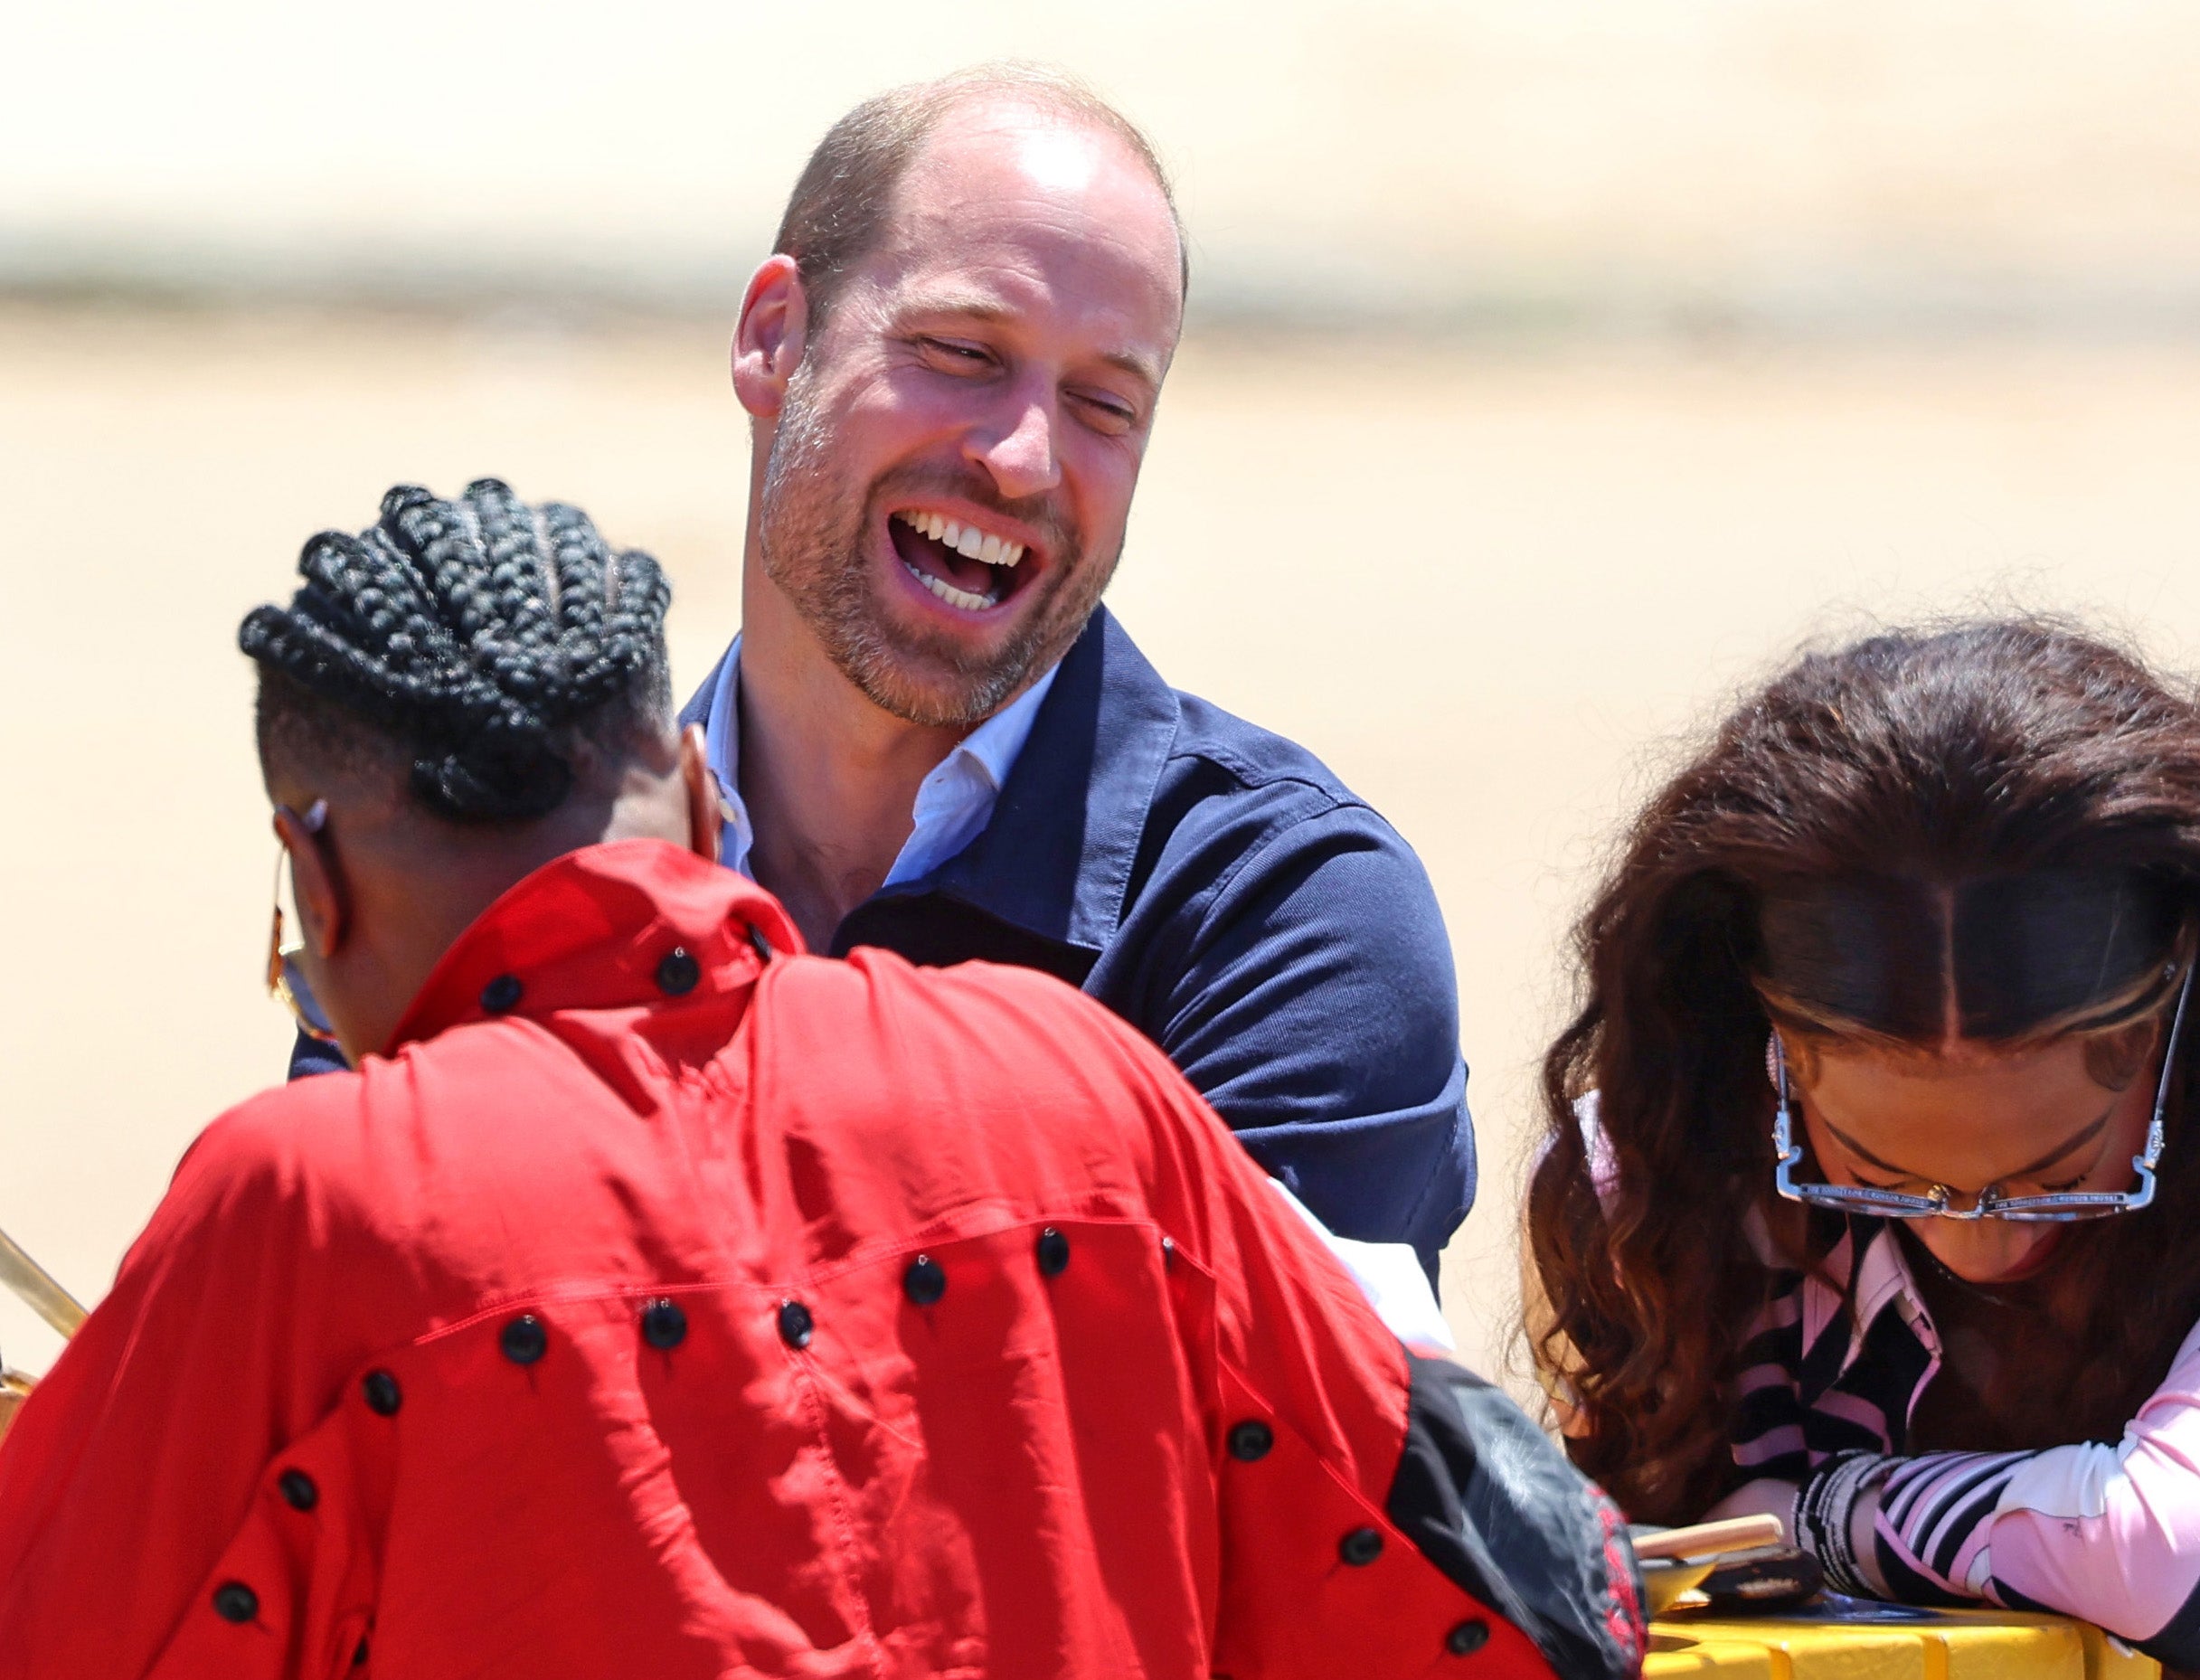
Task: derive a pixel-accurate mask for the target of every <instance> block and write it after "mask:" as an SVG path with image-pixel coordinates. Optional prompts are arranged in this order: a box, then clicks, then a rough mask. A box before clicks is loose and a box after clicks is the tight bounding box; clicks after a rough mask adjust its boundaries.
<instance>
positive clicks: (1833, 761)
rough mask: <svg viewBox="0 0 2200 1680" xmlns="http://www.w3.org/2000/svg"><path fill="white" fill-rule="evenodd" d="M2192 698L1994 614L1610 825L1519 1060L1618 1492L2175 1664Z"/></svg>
mask: <svg viewBox="0 0 2200 1680" xmlns="http://www.w3.org/2000/svg"><path fill="white" fill-rule="evenodd" d="M2196 941H2200V709H2196V708H2195V704H2194V700H2193V695H2192V694H2191V692H2190V690H2189V689H2188V688H2187V687H2186V686H2185V685H2184V684H2172V683H2170V682H2169V681H2167V679H2165V678H2163V677H2160V676H2158V675H2155V674H2153V673H2152V672H2149V671H2148V669H2147V668H2146V667H2145V666H2144V665H2141V664H2139V662H2138V661H2137V660H2135V659H2133V658H2132V657H2130V656H2128V655H2126V654H2124V653H2122V652H2120V651H2119V650H2117V649H2115V648H2113V647H2108V646H2105V645H2103V644H2102V643H2101V642H2100V641H2098V640H2097V639H2094V638H2092V637H2087V636H2084V635H2081V634H2078V633H2075V632H2073V631H2071V630H2068V629H2065V628H2059V627H2056V626H2054V625H2049V624H2041V623H2033V622H1989V623H1978V624H1967V625H1959V626H1956V627H1954V628H1946V629H1942V630H1938V631H1929V632H1919V633H1895V634H1889V635H1884V636H1878V637H1873V638H1871V639H1869V640H1867V641H1864V642H1861V643H1858V644H1857V645H1855V646H1854V647H1847V648H1844V649H1842V650H1840V651H1838V652H1834V653H1827V654H1819V655H1814V656H1810V657H1808V658H1806V659H1804V660H1803V661H1802V662H1801V663H1800V664H1799V665H1796V666H1795V667H1794V668H1792V669H1791V670H1789V671H1788V672H1786V673H1785V674H1783V675H1780V677H1779V678H1778V679H1777V680H1775V681H1774V682H1772V683H1771V684H1770V685H1768V686H1767V687H1766V688H1765V689H1764V690H1762V692H1761V693H1759V694H1754V695H1752V697H1750V698H1749V699H1748V700H1747V701H1746V702H1745V703H1743V704H1742V706H1741V707H1740V708H1738V709H1737V710H1736V711H1735V712H1734V713H1733V715H1732V716H1731V717H1729V718H1728V719H1727V721H1726V722H1724V723H1723V725H1722V726H1721V728H1720V729H1719V731H1718V732H1717V734H1716V736H1715V738H1714V740H1713V741H1712V742H1711V743H1710V744H1709V745H1708V746H1707V747H1706V748H1705V749H1704V750H1703V751H1702V753H1701V754H1700V755H1699V756H1698V757H1697V758H1696V759H1695V761H1694V762H1693V763H1691V764H1689V765H1688V766H1687V767H1686V768H1685V769H1684V770H1682V771H1681V773H1680V774H1679V775H1678V776H1677V777H1676V778H1675V779H1673V781H1672V782H1671V783H1670V784H1668V785H1667V787H1666V788H1664V789H1663V790H1662V791H1660V792H1659V793H1658V794H1657V796H1656V797H1654V798H1652V799H1651V801H1650V802H1649V804H1648V807H1647V808H1646V809H1645V810H1644V812H1643V813H1642V815H1641V816H1639V817H1638V819H1637V821H1636V824H1635V826H1634V828H1633V830H1632V832H1631V833H1630V834H1629V836H1628V838H1627V841H1626V844H1625V846H1624V849H1623V851H1622V852H1621V854H1620V855H1619V859H1618V861H1617V862H1616V864H1615V866H1614V867H1613V869H1612V872H1611V873H1610V877H1609V879H1608V880H1607V881H1606V882H1605V884H1604V886H1603V888H1602V889H1601V891H1600V892H1599V893H1598V895H1597V897H1596V899H1595V900H1594V901H1593V902H1592V904H1591V908H1590V910H1589V911H1588V913H1587V915H1586V916H1585V917H1584V918H1583V920H1582V924H1581V930H1580V933H1579V935H1578V936H1577V949H1578V952H1579V959H1580V964H1581V971H1582V980H1583V989H1584V993H1585V997H1584V1001H1583V1004H1582V1009H1581V1012H1580V1013H1579V1015H1576V1017H1575V1018H1574V1021H1573V1023H1572V1024H1571V1025H1570V1026H1569V1027H1568V1028H1567V1029H1566V1031H1565V1033H1563V1036H1561V1037H1560V1039H1559V1040H1558V1042H1557V1043H1556V1045H1555V1046H1554V1047H1553V1049H1552V1051H1551V1052H1550V1054H1549V1057H1548V1059H1547V1061H1546V1062H1545V1064H1544V1097H1545V1104H1546V1112H1547V1115H1548V1126H1549V1131H1548V1142H1547V1146H1546V1149H1545V1152H1544V1156H1543V1158H1542V1160H1541V1163H1540V1165H1539V1166H1538V1167H1537V1168H1536V1171H1535V1173H1534V1182H1533V1186H1532V1189H1531V1193H1530V1205H1529V1221H1528V1224H1529V1236H1530V1241H1531V1246H1532V1258H1533V1261H1534V1274H1535V1279H1536V1281H1537V1282H1538V1283H1539V1284H1540V1293H1541V1297H1542V1308H1541V1311H1540V1313H1539V1315H1538V1317H1539V1322H1538V1323H1537V1325H1536V1326H1535V1329H1536V1332H1537V1335H1536V1347H1537V1351H1538V1354H1539V1356H1540V1358H1541V1360H1542V1363H1543V1364H1544V1371H1545V1374H1546V1377H1547V1379H1548V1381H1549V1382H1550V1384H1551V1386H1552V1388H1553V1392H1555V1393H1556V1394H1557V1395H1558V1396H1559V1397H1560V1400H1561V1403H1562V1409H1563V1411H1564V1412H1565V1413H1566V1417H1567V1425H1568V1433H1569V1435H1570V1437H1571V1445H1572V1451H1573V1456H1574V1458H1575V1459H1576V1461H1577V1462H1578V1463H1580V1464H1581V1465H1582V1467H1583V1468H1586V1469H1588V1470H1589V1471H1590V1473H1591V1474H1592V1475H1595V1476H1597V1477H1599V1478H1600V1479H1601V1480H1603V1481H1604V1482H1606V1483H1607V1485H1609V1486H1610V1487H1612V1488H1613V1489H1614V1491H1615V1493H1616V1494H1617V1495H1618V1496H1619V1499H1620V1502H1621V1503H1622V1504H1623V1505H1626V1506H1627V1507H1628V1508H1629V1511H1630V1513H1631V1514H1632V1515H1636V1516H1637V1517H1638V1518H1642V1519H1646V1520H1651V1521H1662V1522H1672V1521H1687V1520H1692V1519H1693V1518H1695V1517H1696V1516H1698V1515H1703V1514H1704V1513H1705V1511H1706V1509H1707V1508H1709V1509H1710V1510H1711V1511H1712V1512H1714V1514H1717V1515H1733V1514H1738V1513H1741V1512H1744V1511H1752V1510H1769V1511H1772V1512H1775V1513H1777V1514H1778V1515H1780V1516H1782V1517H1783V1518H1785V1519H1786V1520H1787V1521H1788V1522H1789V1524H1790V1525H1791V1532H1793V1533H1794V1534H1796V1536H1797V1539H1798V1541H1799V1543H1800V1544H1802V1545H1803V1546H1805V1547H1806V1548H1808V1550H1810V1551H1811V1552H1812V1553H1815V1554H1816V1555H1817V1556H1818V1559H1819V1561H1820V1562H1822V1563H1823V1564H1824V1565H1825V1567H1826V1571H1827V1578H1828V1580H1829V1581H1830V1582H1831V1583H1832V1584H1833V1585H1835V1586H1837V1587H1839V1588H1840V1589H1841V1590H1845V1591H1848V1592H1851V1593H1859V1594H1872V1595H1880V1596H1886V1597H1892V1598H1895V1599H1899V1600H1908V1601H1911V1602H1921V1603H1936V1604H1937V1603H1962V1602H1966V1601H1973V1602H1975V1601H1977V1600H1989V1601H1992V1602H1996V1603H1999V1604H2004V1605H2008V1606H2012V1607H2016V1608H2025V1609H2037V1608H2045V1609H2054V1610H2059V1611H2062V1612H2064V1613H2066V1614H2070V1615H2074V1616H2079V1617H2082V1618H2084V1619H2088V1620H2091V1621H2096V1622H2099V1623H2101V1625H2102V1626H2104V1627H2106V1628H2109V1629H2110V1631H2111V1632H2114V1633H2117V1634H2119V1635H2121V1636H2122V1637H2123V1638H2126V1639H2129V1640H2130V1641H2132V1642H2134V1643H2135V1644H2137V1645H2138V1646H2139V1647H2140V1648H2141V1649H2142V1650H2145V1651H2147V1652H2148V1653H2149V1654H2151V1655H2154V1656H2158V1657H2160V1658H2161V1659H2162V1660H2163V1661H2164V1662H2165V1663H2167V1664H2168V1665H2170V1666H2173V1667H2192V1666H2200V1243H2195V1241H2194V1240H2193V1232H2194V1222H2195V1218H2200V1135H2196V1134H2195V1116H2196V1113H2200V1110H2196V1109H2195V1100H2196V1099H2200V1071H2196V1070H2195V1062H2196V1061H2200V1057H2196V1056H2195V1049H2194V1046H2193V1044H2192V1043H2191V1042H2190V1041H2191V1037H2192V1033H2193V1031H2194V1026H2193V1023H2192V1020H2191V1014H2192V1013H2200V1012H2188V1003H2189V1001H2190V998H2189V994H2190V993H2191V990H2192V985H2193V973H2194V963H2195V944H2196Z"/></svg>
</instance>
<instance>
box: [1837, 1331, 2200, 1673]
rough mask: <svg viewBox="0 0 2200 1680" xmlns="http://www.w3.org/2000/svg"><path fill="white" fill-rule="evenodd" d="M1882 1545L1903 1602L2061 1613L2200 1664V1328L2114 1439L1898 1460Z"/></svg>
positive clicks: (1883, 1514)
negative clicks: (1973, 1603) (1979, 1603)
mask: <svg viewBox="0 0 2200 1680" xmlns="http://www.w3.org/2000/svg"><path fill="white" fill-rule="evenodd" d="M1876 1541H1877V1544H1876V1548H1875V1550H1876V1553H1877V1559H1878V1562H1879V1567H1880V1571H1881V1573H1882V1575H1883V1576H1884V1579H1885V1581H1886V1583H1887V1585H1888V1588H1889V1589H1890V1590H1891V1592H1892V1594H1893V1597H1895V1598H1897V1599H1901V1600H1906V1601H1909V1602H1912V1603H1917V1602H1927V1603H1930V1602H1935V1601H1940V1602H1946V1601H1949V1600H1978V1599H1985V1600H1989V1601H1991V1602H1993V1603H1996V1604H2001V1605H2006V1606H2008V1607H2009V1608H2011V1609H2045V1610H2054V1611H2057V1612H2059V1613H2061V1614H2063V1615H2067V1616H2076V1617H2080V1618H2082V1619H2085V1620H2087V1621H2091V1622H2097V1623H2099V1624H2100V1625H2101V1627H2103V1628H2107V1629H2108V1630H2109V1631H2110V1633H2113V1634H2115V1635H2117V1636H2118V1637H2119V1638H2122V1639H2123V1640H2125V1641H2126V1642H2127V1643H2129V1644H2131V1645H2133V1646H2136V1647H2138V1648H2139V1650H2141V1651H2143V1652H2145V1653H2146V1654H2147V1655H2148V1656H2153V1657H2155V1658H2157V1659H2158V1660H2159V1661H2160V1662H2162V1663H2163V1664H2164V1665H2165V1666H2168V1667H2171V1668H2193V1667H2200V1327H2195V1330H2194V1331H2193V1333H2192V1334H2191V1335H2188V1336H2186V1338H2185V1342H2184V1345H2182V1346H2181V1347H2179V1348H2178V1350H2177V1356H2176V1361H2175V1362H2174V1363H2173V1364H2171V1366H2170V1369H2169V1374H2168V1376H2167V1378H2166V1379H2165V1380H2164V1382H2163V1383H2162V1386H2161V1387H2160V1388H2159V1389H2158V1390H2156V1391H2155V1392H2154V1394H2153V1395H2152V1396H2151V1397H2150V1398H2149V1399H2148V1402H2147V1403H2146V1404H2145V1405H2144V1406H2142V1407H2141V1408H2140V1409H2139V1416H2138V1417H2136V1418H2134V1419H2133V1420H2131V1422H2130V1423H2129V1425H2128V1426H2127V1427H2126V1429H2125V1430H2124V1435H2123V1439H2122V1440H2120V1442H2118V1443H2116V1444H2115V1445H2113V1446H2110V1445H2107V1444H2105V1443H2101V1442H2080V1443H2077V1444H2075V1445H2073V1446H2068V1447H2054V1448H2051V1449H2047V1450H2046V1451H2044V1452H2030V1453H1972V1452H1943V1453H1928V1454H1925V1455H1923V1456H1921V1457H1918V1458H1903V1459H1899V1460H1897V1461H1896V1462H1895V1464H1894V1467H1893V1469H1892V1470H1891V1471H1890V1473H1889V1474H1888V1476H1887V1478H1886V1480H1885V1482H1884V1484H1883V1485H1882V1486H1881V1489H1880V1497H1879V1520H1878V1524H1877V1531H1876Z"/></svg>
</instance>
